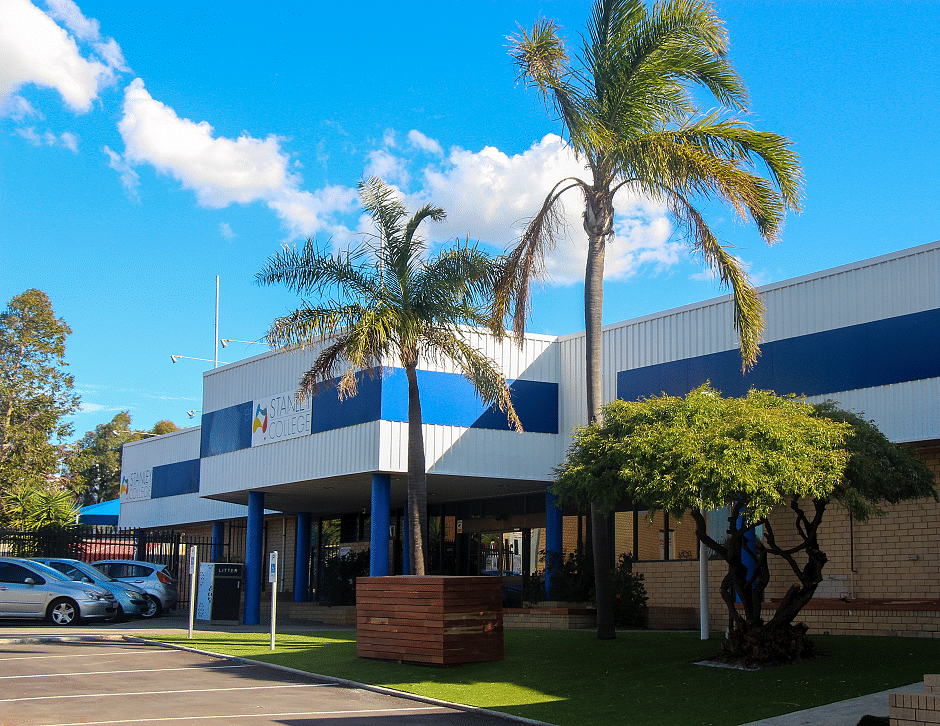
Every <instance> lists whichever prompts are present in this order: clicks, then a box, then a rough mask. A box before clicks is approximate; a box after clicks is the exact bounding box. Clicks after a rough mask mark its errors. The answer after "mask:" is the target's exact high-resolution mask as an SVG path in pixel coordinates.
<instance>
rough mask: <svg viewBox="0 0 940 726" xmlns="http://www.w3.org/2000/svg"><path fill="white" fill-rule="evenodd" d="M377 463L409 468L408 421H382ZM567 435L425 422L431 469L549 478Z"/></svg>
mask: <svg viewBox="0 0 940 726" xmlns="http://www.w3.org/2000/svg"><path fill="white" fill-rule="evenodd" d="M381 436H382V457H381V459H380V462H379V468H380V469H381V470H382V471H387V472H391V473H395V472H406V471H408V424H407V423H403V422H399V421H383V422H382V429H381ZM564 441H565V437H563V436H557V435H555V434H535V433H525V432H523V433H518V432H516V431H496V430H492V429H469V428H463V427H460V426H437V425H425V426H424V458H425V462H426V464H427V469H428V472H429V473H432V474H453V475H460V476H474V477H494V478H500V479H504V478H505V479H527V480H534V481H548V480H550V479H552V467H553V466H556V465H557V464H558V463H559V462H560V461H561V458H562V455H563V453H564V449H563V448H562V447H563V446H564Z"/></svg>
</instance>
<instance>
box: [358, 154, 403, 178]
mask: <svg viewBox="0 0 940 726" xmlns="http://www.w3.org/2000/svg"><path fill="white" fill-rule="evenodd" d="M362 176H363V178H365V179H368V178H369V177H373V176H378V177H381V178H382V179H383V180H384V181H386V182H388V183H389V184H407V183H408V182H409V181H410V180H411V175H410V174H409V173H408V169H407V168H406V167H405V160H404V159H402V158H400V157H398V156H395V155H394V154H392V153H391V152H390V151H388V150H386V149H375V150H374V151H370V152H369V153H368V154H367V155H366V167H365V169H364V170H363V172H362Z"/></svg>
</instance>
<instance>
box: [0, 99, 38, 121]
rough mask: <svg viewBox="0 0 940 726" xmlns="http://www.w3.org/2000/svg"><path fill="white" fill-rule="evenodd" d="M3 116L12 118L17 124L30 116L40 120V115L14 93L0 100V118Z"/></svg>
mask: <svg viewBox="0 0 940 726" xmlns="http://www.w3.org/2000/svg"><path fill="white" fill-rule="evenodd" d="M3 116H7V117H9V118H12V119H13V120H14V121H16V122H17V123H19V122H20V121H23V120H24V119H25V118H28V117H30V116H37V117H39V118H42V114H41V113H39V111H37V110H36V109H35V108H33V105H32V104H31V103H30V102H29V101H27V100H26V99H25V98H23V97H22V96H20V95H19V94H16V93H14V94H13V95H12V96H7V97H6V99H2V100H0V117H3Z"/></svg>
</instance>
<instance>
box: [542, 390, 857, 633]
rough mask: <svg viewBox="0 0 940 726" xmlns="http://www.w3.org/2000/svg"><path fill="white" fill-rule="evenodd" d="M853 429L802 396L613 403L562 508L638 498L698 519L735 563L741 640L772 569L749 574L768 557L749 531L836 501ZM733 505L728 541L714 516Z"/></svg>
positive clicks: (594, 431)
mask: <svg viewBox="0 0 940 726" xmlns="http://www.w3.org/2000/svg"><path fill="white" fill-rule="evenodd" d="M848 428H849V427H848V426H847V425H845V424H840V423H837V422H834V421H831V420H829V419H825V418H821V417H818V416H816V415H815V411H814V409H813V408H812V407H811V406H809V405H808V404H805V403H802V402H801V401H799V400H797V399H795V398H792V397H778V396H774V395H773V394H771V393H767V392H763V391H756V390H752V391H750V392H749V393H748V395H747V397H745V398H741V399H734V398H722V397H721V396H720V395H719V394H718V393H717V392H715V391H713V390H711V389H710V388H708V387H707V386H703V387H701V388H698V389H696V390H695V391H692V392H691V393H689V394H688V395H687V396H686V397H685V398H676V397H672V396H663V397H653V398H649V399H646V400H643V401H640V402H631V401H614V402H612V403H610V404H608V405H607V406H605V407H604V417H603V423H600V424H592V425H590V426H587V427H584V428H580V429H578V430H577V432H576V433H575V438H574V443H573V444H572V446H571V448H570V450H569V452H568V456H567V458H566V460H565V462H564V464H563V466H562V467H561V468H560V469H559V471H558V480H557V482H556V485H555V486H556V490H557V492H558V494H559V497H560V498H561V499H562V501H575V502H584V501H593V502H597V503H598V504H599V506H601V507H603V509H604V510H605V511H610V510H611V509H612V508H613V506H614V505H615V504H616V502H617V501H619V500H621V499H623V498H628V499H632V498H636V499H638V500H640V501H642V502H644V503H646V504H647V505H648V506H649V507H650V509H651V510H653V511H655V510H657V509H664V510H666V511H668V512H669V513H670V515H672V516H675V517H682V516H683V515H684V514H685V513H686V512H689V513H690V514H691V516H692V518H693V519H694V520H695V522H696V534H697V536H698V538H699V540H700V541H702V542H704V543H705V544H707V545H708V546H709V547H710V548H711V549H712V550H714V551H715V552H716V553H718V555H720V556H721V557H722V558H723V559H724V560H725V561H726V562H727V564H728V573H727V575H726V576H725V577H724V579H723V580H722V583H721V596H722V599H723V600H724V602H725V604H726V605H727V607H728V613H729V616H730V618H731V620H732V622H733V623H734V628H733V631H734V632H733V633H732V635H731V637H730V640H729V642H731V643H737V642H738V641H740V640H743V639H744V638H745V637H747V636H753V635H754V634H755V633H757V632H759V631H760V630H761V629H762V628H763V626H764V623H763V621H762V619H761V602H762V599H763V598H762V595H763V591H764V589H765V587H766V585H767V575H768V569H767V566H766V561H765V560H763V561H761V562H760V563H759V565H758V567H756V568H755V569H754V570H753V571H752V572H751V573H749V572H748V567H747V566H746V559H747V558H746V555H747V554H751V555H752V557H754V558H759V557H760V554H761V553H758V552H754V551H753V548H751V547H750V546H749V544H748V535H749V533H752V532H753V530H754V529H755V528H756V527H758V526H760V525H765V526H766V525H767V523H768V517H769V515H770V511H771V509H772V508H773V507H774V505H776V504H777V503H778V502H780V501H787V502H789V503H790V504H791V505H798V504H799V502H800V500H801V499H803V498H807V497H808V498H811V499H813V500H819V501H825V500H828V498H829V497H831V496H832V494H833V492H834V491H835V490H836V487H837V486H838V485H839V482H840V480H841V477H842V472H843V470H844V469H845V465H846V462H847V453H846V451H845V449H844V448H843V447H844V442H845V438H846V435H847V433H848ZM724 507H728V511H729V517H728V536H727V538H726V539H725V540H723V541H719V540H718V539H715V538H712V537H711V536H709V534H708V532H707V529H706V516H705V512H706V511H708V510H710V509H720V508H724ZM758 549H759V548H758ZM809 554H810V561H811V564H812V566H813V567H815V562H814V561H813V556H812V555H813V553H809ZM736 597H737V599H739V600H740V601H741V605H742V609H741V610H740V611H739V610H738V608H737V607H736V606H735V599H736ZM791 620H792V618H791ZM788 624H789V623H786V624H784V623H782V622H781V623H778V622H773V623H772V624H771V625H770V626H768V630H773V629H774V628H775V627H776V626H777V625H780V626H781V628H782V626H784V625H788Z"/></svg>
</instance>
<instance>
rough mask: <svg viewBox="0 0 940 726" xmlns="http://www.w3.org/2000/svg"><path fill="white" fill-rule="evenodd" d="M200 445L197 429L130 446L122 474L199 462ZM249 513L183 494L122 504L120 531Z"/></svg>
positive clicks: (243, 509) (184, 430) (236, 507)
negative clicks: (180, 462) (194, 460)
mask: <svg viewBox="0 0 940 726" xmlns="http://www.w3.org/2000/svg"><path fill="white" fill-rule="evenodd" d="M199 441H200V429H199V428H198V427H196V428H189V429H183V430H182V431H176V432H173V433H170V434H164V435H163V436H156V437H153V438H149V439H144V440H142V441H136V442H134V443H131V444H127V445H126V446H125V447H124V455H123V459H122V473H123V472H131V471H140V470H143V469H150V468H152V467H154V466H161V465H163V464H174V463H176V462H178V461H190V460H192V459H198V458H199ZM201 478H202V474H200V479H201ZM246 511H247V510H246V509H245V507H242V506H240V505H237V504H228V503H226V502H213V501H210V500H207V499H202V498H200V496H199V494H181V495H178V496H173V497H158V498H157V499H145V500H143V501H138V502H121V513H120V517H119V519H118V523H119V526H121V527H170V526H173V525H176V524H185V523H187V522H208V521H212V520H215V519H228V518H231V517H244V516H245V512H246Z"/></svg>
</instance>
